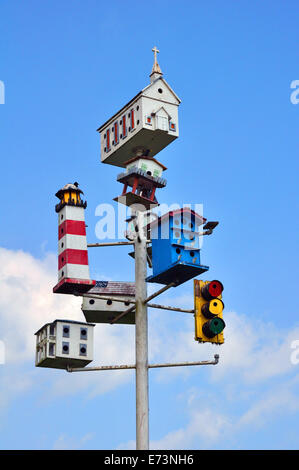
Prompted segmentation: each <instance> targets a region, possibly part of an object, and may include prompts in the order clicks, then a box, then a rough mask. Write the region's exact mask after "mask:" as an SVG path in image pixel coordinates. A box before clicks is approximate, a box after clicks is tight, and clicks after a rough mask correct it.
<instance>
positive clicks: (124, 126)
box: [122, 115, 127, 137]
mask: <svg viewBox="0 0 299 470" xmlns="http://www.w3.org/2000/svg"><path fill="white" fill-rule="evenodd" d="M122 122H123V137H126V135H127V129H126V115H124V116H123V117H122Z"/></svg>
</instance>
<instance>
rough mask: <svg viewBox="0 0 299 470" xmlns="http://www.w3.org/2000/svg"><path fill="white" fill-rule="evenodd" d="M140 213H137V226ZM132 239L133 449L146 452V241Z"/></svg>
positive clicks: (147, 420)
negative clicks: (134, 358) (133, 275)
mask: <svg viewBox="0 0 299 470" xmlns="http://www.w3.org/2000/svg"><path fill="white" fill-rule="evenodd" d="M141 217H142V214H141V213H140V212H138V213H137V219H138V220H137V224H138V226H139V227H142V224H141ZM141 232H142V231H141V230H139V234H140V236H138V237H136V238H135V292H136V294H135V302H136V305H135V311H136V313H135V323H136V325H135V351H136V352H135V354H136V449H137V450H148V449H149V405H148V331H147V328H148V325H147V323H148V322H147V305H146V303H145V300H146V298H147V286H146V281H145V278H146V274H147V272H146V266H147V265H146V255H147V251H146V239H145V238H144V237H143V236H142V235H141Z"/></svg>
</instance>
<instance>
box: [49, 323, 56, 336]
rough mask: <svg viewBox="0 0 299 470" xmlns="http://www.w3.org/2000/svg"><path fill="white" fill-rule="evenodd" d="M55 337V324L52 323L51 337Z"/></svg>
mask: <svg viewBox="0 0 299 470" xmlns="http://www.w3.org/2000/svg"><path fill="white" fill-rule="evenodd" d="M54 335H55V324H54V323H52V324H51V325H50V336H54Z"/></svg>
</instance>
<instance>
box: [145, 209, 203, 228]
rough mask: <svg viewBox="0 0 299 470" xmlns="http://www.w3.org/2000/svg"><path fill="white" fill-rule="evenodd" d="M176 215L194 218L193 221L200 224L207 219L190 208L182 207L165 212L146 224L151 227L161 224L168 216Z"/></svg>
mask: <svg viewBox="0 0 299 470" xmlns="http://www.w3.org/2000/svg"><path fill="white" fill-rule="evenodd" d="M178 215H179V216H180V217H181V218H182V217H184V216H185V217H187V218H189V219H193V220H195V222H196V223H197V224H198V225H202V224H204V223H205V222H206V221H207V219H205V217H203V216H201V215H199V214H197V212H195V211H193V210H192V209H189V208H183V209H177V210H174V211H170V212H167V213H166V214H164V215H162V216H161V217H159V218H157V219H155V220H153V221H152V222H150V223H149V224H148V226H150V227H151V228H153V227H155V226H156V224H158V225H161V224H163V222H164V221H165V222H166V221H167V220H169V219H170V218H173V217H175V216H178Z"/></svg>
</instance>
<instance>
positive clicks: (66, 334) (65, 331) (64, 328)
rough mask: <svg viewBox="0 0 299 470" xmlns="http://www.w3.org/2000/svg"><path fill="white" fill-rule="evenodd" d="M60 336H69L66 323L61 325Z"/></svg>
mask: <svg viewBox="0 0 299 470" xmlns="http://www.w3.org/2000/svg"><path fill="white" fill-rule="evenodd" d="M62 336H63V337H64V338H69V337H70V327H69V326H68V325H63V328H62Z"/></svg>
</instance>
